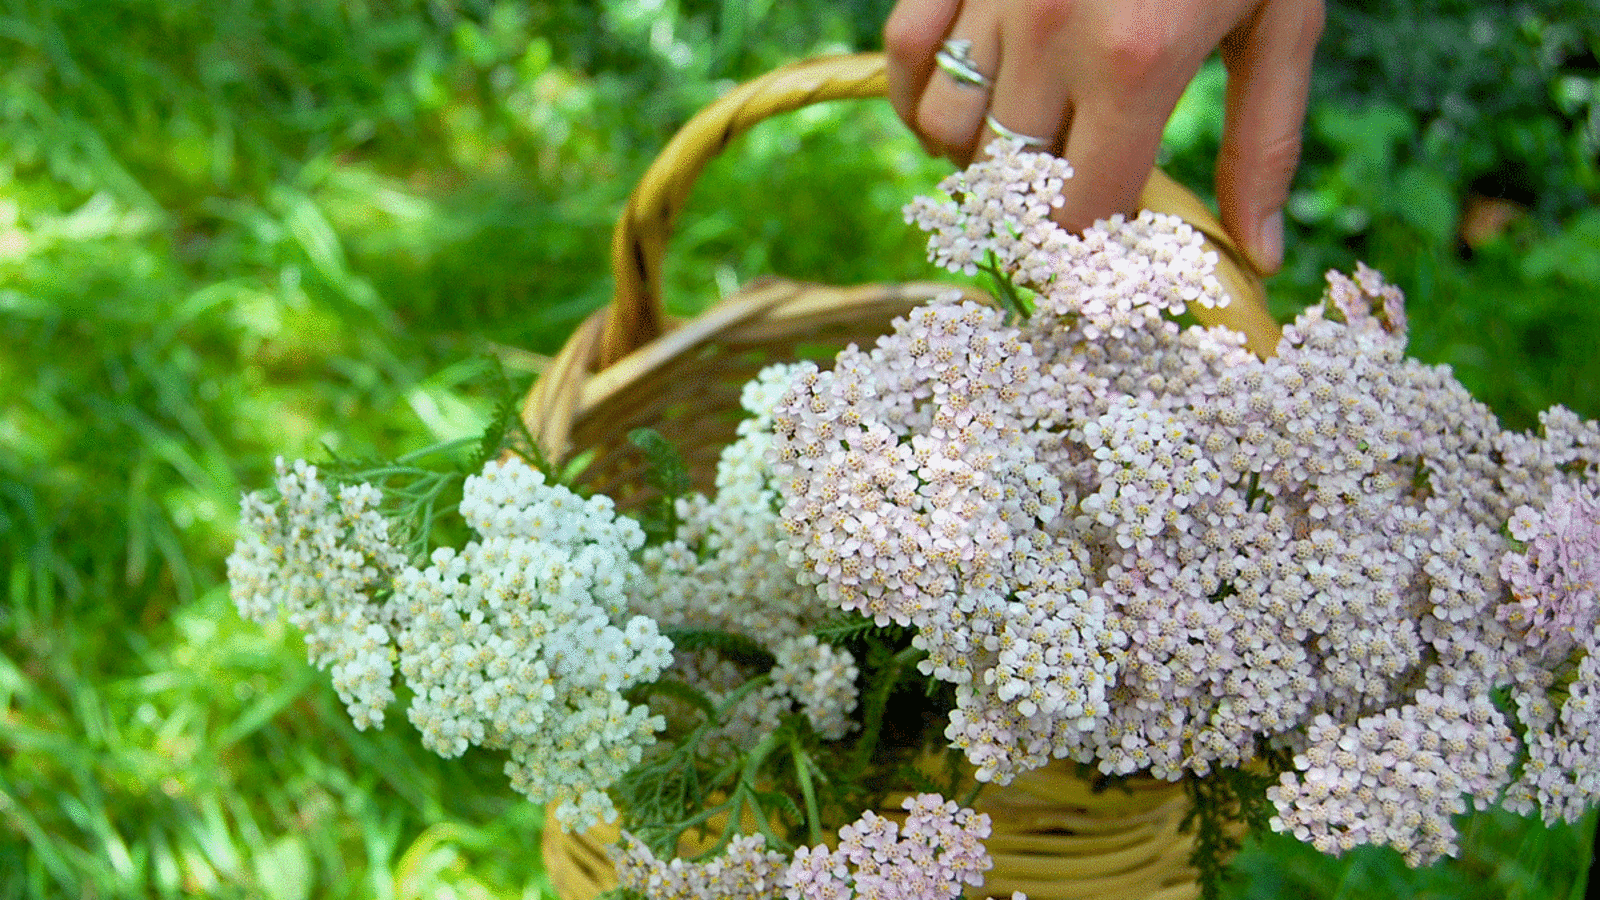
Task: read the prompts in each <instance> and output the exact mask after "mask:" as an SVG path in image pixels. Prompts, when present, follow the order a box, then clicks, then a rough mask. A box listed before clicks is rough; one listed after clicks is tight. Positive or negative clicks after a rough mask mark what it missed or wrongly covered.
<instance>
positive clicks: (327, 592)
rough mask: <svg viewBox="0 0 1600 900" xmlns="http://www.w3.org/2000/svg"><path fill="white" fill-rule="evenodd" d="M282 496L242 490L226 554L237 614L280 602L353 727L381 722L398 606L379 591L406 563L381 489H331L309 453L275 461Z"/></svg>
mask: <svg viewBox="0 0 1600 900" xmlns="http://www.w3.org/2000/svg"><path fill="white" fill-rule="evenodd" d="M276 465H277V477H276V478H275V479H274V482H273V483H274V487H275V489H276V492H277V495H278V499H277V502H275V503H274V502H269V501H268V499H267V496H266V495H265V494H263V493H261V492H256V493H251V494H248V495H246V496H245V498H244V500H243V502H242V504H241V510H240V517H239V519H240V521H239V532H240V536H239V540H238V542H237V543H236V544H235V546H234V550H233V553H232V554H231V555H229V557H228V583H229V585H230V587H231V592H232V596H233V601H234V603H235V604H236V605H237V606H238V608H239V613H240V615H242V616H243V617H244V618H246V619H249V620H250V621H252V622H260V623H266V622H269V621H273V620H275V619H277V617H278V616H279V614H280V610H281V611H282V613H283V614H284V615H286V616H287V617H288V620H289V622H290V624H292V625H294V626H295V627H296V628H298V629H300V631H301V632H303V633H304V634H305V641H306V654H307V655H308V656H309V657H310V659H311V662H312V663H313V664H314V665H316V666H317V667H319V668H323V669H328V670H329V671H330V673H331V674H332V676H333V686H334V689H335V690H337V691H338V693H339V699H340V700H342V701H343V702H344V704H345V706H346V707H347V708H348V709H349V711H350V717H351V718H352V719H353V720H355V723H356V727H357V728H363V729H365V728H368V727H371V726H381V725H383V713H384V709H385V708H386V707H388V705H389V704H390V703H392V702H394V699H395V696H394V687H393V682H394V657H393V654H392V653H391V652H390V645H391V643H392V640H393V633H394V629H395V627H396V624H397V620H398V618H399V612H398V607H397V606H396V604H395V603H394V602H393V601H392V600H391V599H389V598H386V597H384V596H383V593H384V591H383V589H384V587H385V586H386V585H387V584H388V582H389V581H390V580H391V579H392V578H393V577H394V575H395V573H397V572H399V571H400V570H401V569H402V568H403V567H404V566H405V564H406V558H405V554H404V553H402V552H401V551H400V550H399V548H397V547H396V546H395V545H394V544H393V543H392V542H391V540H390V536H389V520H388V519H387V518H386V517H384V516H383V514H382V513H380V512H379V509H378V508H379V505H380V503H381V502H382V494H381V492H379V491H378V490H377V489H376V488H374V487H373V486H371V485H367V484H360V485H345V486H342V487H340V488H339V489H338V493H337V494H334V493H333V492H331V491H329V490H328V486H327V485H326V484H324V483H323V481H322V480H321V479H320V478H319V477H318V473H317V468H316V466H313V465H310V464H308V463H306V462H305V461H304V460H300V461H297V462H295V463H294V464H293V465H292V466H291V465H289V464H288V463H286V462H284V460H283V458H282V457H279V458H278V460H277V464H276Z"/></svg>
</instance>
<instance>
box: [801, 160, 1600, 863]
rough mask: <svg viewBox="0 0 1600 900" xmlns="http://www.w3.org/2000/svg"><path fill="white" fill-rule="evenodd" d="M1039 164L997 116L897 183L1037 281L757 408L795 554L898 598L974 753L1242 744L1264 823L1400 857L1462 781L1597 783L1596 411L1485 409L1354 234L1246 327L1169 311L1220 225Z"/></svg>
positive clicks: (820, 570)
mask: <svg viewBox="0 0 1600 900" xmlns="http://www.w3.org/2000/svg"><path fill="white" fill-rule="evenodd" d="M1052 167H1054V168H1052ZM1064 174H1066V172H1065V169H1064V164H1063V163H1060V162H1058V161H1052V158H1050V157H1042V156H1041V155H1040V154H1032V153H1027V152H1022V151H1021V150H1020V148H1018V147H1010V148H1006V149H1005V150H1004V151H1003V152H1001V153H1000V154H998V155H997V156H996V157H995V158H993V159H991V160H989V161H987V162H985V163H983V164H981V165H978V166H973V167H972V168H970V169H968V170H967V172H966V173H965V174H964V175H962V176H956V177H955V178H954V179H953V180H952V181H951V182H950V183H949V184H948V185H947V187H948V188H949V189H950V190H951V191H952V192H953V194H954V195H955V196H956V199H952V200H949V201H931V200H924V201H919V202H918V203H916V204H913V206H912V207H910V208H909V210H908V216H909V217H910V218H911V219H912V220H913V221H915V222H917V223H918V224H919V225H921V226H923V227H924V228H925V229H926V230H928V231H929V233H930V237H929V246H930V256H931V257H932V258H933V259H934V260H935V261H937V262H940V263H941V264H943V265H946V266H947V267H950V268H952V269H957V270H967V271H970V270H973V269H975V268H980V267H982V268H992V269H996V270H998V271H1000V272H1003V273H1006V274H1008V275H1009V276H1010V277H1011V278H1013V279H1014V280H1015V282H1016V283H1017V284H1019V285H1021V286H1022V287H1025V288H1027V289H1029V290H1031V291H1033V292H1035V297H1034V301H1033V305H1034V309H1033V312H1032V315H1031V316H1030V317H1029V318H1027V320H1026V321H1024V322H1020V323H1015V324H1013V323H1011V322H1008V321H1007V320H1006V318H1005V317H1003V316H1002V315H1001V314H999V313H998V312H995V311H992V310H989V309H987V308H984V307H980V306H977V305H974V304H970V303H968V304H961V303H956V302H950V303H946V304H942V305H934V306H930V307H927V308H924V309H920V310H918V311H916V312H914V313H913V314H911V315H909V316H907V317H906V318H904V319H902V320H900V321H899V322H897V323H896V325H895V328H894V330H893V332H892V333H891V334H889V335H887V336H886V337H884V338H883V339H882V340H880V341H879V342H878V343H877V345H876V346H875V347H873V348H872V349H870V350H861V349H858V348H854V347H852V348H850V349H848V350H846V351H845V352H844V353H842V354H840V356H839V357H838V359H837V361H836V363H835V365H834V367H833V368H832V369H831V370H828V371H822V370H820V369H816V368H811V369H806V370H803V371H802V372H800V373H799V375H798V376H797V378H796V380H795V381H794V383H793V385H792V386H791V389H790V392H789V393H788V395H787V396H786V397H785V398H784V399H783V401H782V402H781V403H780V404H779V406H778V408H777V410H776V412H775V414H774V420H775V425H774V428H775V431H776V434H777V440H776V442H775V445H774V454H773V459H774V462H773V469H774V473H775V474H776V476H777V478H778V484H779V485H780V487H781V488H782V495H783V496H782V503H783V506H782V516H783V524H784V527H785V541H786V547H787V550H788V552H789V555H790V559H791V562H792V564H793V565H794V566H795V567H797V568H799V569H801V570H802V571H804V572H805V573H807V574H806V577H807V579H808V580H810V581H814V582H815V583H816V584H817V585H818V586H819V589H820V590H821V591H822V593H823V595H824V596H825V597H826V598H827V599H828V601H829V602H830V603H832V604H834V605H837V606H839V607H840V608H843V609H847V610H856V611H859V612H861V613H862V614H864V615H867V616H869V617H873V618H876V619H877V620H878V621H880V622H888V621H893V622H896V623H899V624H902V625H908V626H911V627H914V628H915V629H916V630H917V637H916V641H917V645H918V646H919V647H922V648H923V649H924V650H926V652H927V659H926V660H925V662H924V663H923V666H924V671H925V672H928V673H930V674H932V675H933V676H935V677H937V678H939V679H941V680H944V681H947V682H950V683H952V684H954V685H955V686H956V696H957V709H956V710H955V711H954V712H953V713H952V715H951V717H950V721H949V726H948V728H947V730H946V736H947V737H948V739H949V740H950V741H951V742H952V743H953V744H954V745H955V746H958V747H960V748H961V749H962V750H964V751H965V753H966V754H967V756H968V758H969V760H970V761H971V762H972V764H973V765H974V766H975V767H976V768H977V771H978V774H979V777H980V778H992V779H994V780H996V781H1001V782H1004V781H1007V780H1009V779H1010V778H1011V777H1012V776H1014V775H1015V774H1016V773H1017V772H1020V771H1023V770H1025V769H1029V768H1033V767H1035V766H1038V765H1041V764H1043V763H1044V762H1046V761H1047V760H1049V759H1050V758H1052V757H1056V758H1068V759H1074V760H1078V761H1080V762H1085V763H1093V764H1095V765H1097V766H1098V767H1099V768H1100V769H1101V770H1102V771H1104V772H1106V773H1110V774H1124V773H1132V772H1137V771H1148V772H1150V773H1152V774H1154V775H1156V776H1157V777H1162V778H1169V779H1176V778H1178V777H1180V776H1181V775H1183V774H1184V773H1185V772H1189V773H1194V774H1197V775H1205V774H1207V773H1209V772H1211V771H1213V770H1214V769H1215V768H1216V767H1228V768H1235V767H1240V766H1243V765H1245V764H1247V763H1249V762H1250V761H1251V760H1252V759H1254V758H1255V757H1256V756H1257V755H1258V754H1259V753H1261V752H1262V751H1263V748H1266V749H1273V750H1277V751H1281V752H1284V753H1288V754H1290V755H1291V756H1292V759H1293V766H1292V768H1291V770H1290V771H1286V772H1284V773H1283V776H1282V781H1281V783H1280V785H1279V786H1278V787H1276V788H1274V790H1273V793H1272V798H1271V799H1272V800H1273V801H1274V802H1275V803H1276V805H1277V808H1278V809H1277V811H1278V818H1277V820H1276V821H1275V827H1279V828H1281V829H1283V830H1288V831H1292V832H1294V833H1296V834H1298V835H1301V836H1302V837H1304V838H1305V839H1308V840H1312V841H1313V842H1315V843H1317V844H1318V845H1319V846H1322V847H1325V848H1328V849H1331V850H1342V849H1346V848H1348V847H1350V846H1353V845H1355V844H1357V843H1364V842H1379V843H1386V844H1389V845H1391V846H1394V847H1396V848H1398V849H1400V850H1401V851H1402V852H1403V853H1405V854H1407V856H1408V858H1410V859H1411V860H1412V861H1414V862H1426V861H1428V860H1431V859H1433V858H1435V857H1436V856H1438V855H1439V854H1442V853H1450V852H1453V851H1454V849H1455V833H1454V829H1453V826H1452V825H1451V823H1450V820H1449V816H1450V815H1451V814H1453V813H1455V812H1458V811H1460V810H1461V809H1463V808H1464V802H1463V798H1471V799H1472V800H1473V802H1475V803H1487V802H1493V801H1494V800H1495V799H1496V798H1498V797H1500V796H1502V795H1507V796H1511V797H1517V796H1521V797H1524V798H1526V799H1527V801H1528V802H1529V803H1530V804H1534V803H1536V804H1537V805H1539V806H1541V807H1543V808H1544V809H1545V810H1546V811H1547V813H1548V812H1549V811H1550V810H1552V809H1557V810H1560V811H1561V812H1560V815H1561V816H1562V817H1571V816H1572V815H1575V814H1576V811H1578V810H1581V808H1582V805H1583V803H1585V802H1592V798H1593V796H1594V791H1593V788H1594V787H1595V785H1596V784H1597V782H1596V781H1595V780H1594V777H1593V770H1594V766H1595V763H1594V762H1593V760H1594V759H1596V757H1595V756H1594V755H1593V754H1591V755H1590V756H1589V757H1587V758H1583V757H1582V756H1581V754H1582V753H1583V752H1584V751H1586V750H1589V749H1591V748H1593V747H1594V743H1593V741H1594V731H1593V714H1594V713H1593V701H1592V697H1593V694H1594V683H1593V681H1592V678H1593V671H1594V667H1593V666H1592V665H1591V664H1589V663H1588V659H1589V656H1588V654H1589V653H1590V652H1591V650H1592V647H1591V646H1590V644H1592V635H1593V634H1594V632H1595V628H1596V624H1597V622H1596V604H1595V599H1594V598H1595V594H1594V571H1595V565H1596V564H1595V562H1594V560H1595V559H1596V556H1595V553H1594V543H1593V542H1594V540H1595V535H1596V533H1597V531H1596V529H1597V528H1600V516H1597V507H1596V504H1595V503H1594V497H1595V494H1594V488H1593V486H1592V481H1591V479H1592V478H1593V473H1594V472H1595V471H1596V466H1597V464H1600V426H1597V425H1596V423H1592V422H1589V423H1584V422H1579V421H1577V419H1576V417H1575V416H1572V415H1571V414H1570V413H1569V412H1567V411H1565V410H1554V411H1552V412H1551V413H1550V414H1548V415H1547V417H1546V420H1545V428H1544V433H1543V434H1542V435H1539V436H1534V435H1524V434H1514V433H1510V432H1506V431H1504V430H1503V429H1502V428H1501V427H1500V426H1499V424H1498V422H1497V421H1496V420H1495V419H1494V417H1493V415H1492V414H1491V413H1490V412H1489V411H1488V410H1487V408H1485V407H1484V406H1483V405H1482V404H1480V403H1477V402H1476V401H1474V400H1473V399H1472V398H1471V397H1470V395H1468V394H1467V392H1466V391H1465V389H1463V388H1462V387H1461V385H1460V384H1459V383H1458V382H1456V381H1455V380H1454V379H1453V378H1452V377H1451V376H1450V374H1449V372H1448V370H1446V369H1443V368H1434V367H1428V366H1424V365H1422V364H1420V363H1418V362H1416V361H1414V360H1410V359H1408V358H1406V356H1405V352H1404V351H1405V340H1406V332H1405V328H1406V319H1405V312H1404V304H1403V298H1402V297H1401V295H1400V293H1399V291H1398V290H1397V289H1395V288H1394V287H1393V286H1391V285H1388V284H1385V283H1384V282H1383V280H1382V279H1381V277H1380V276H1379V275H1378V274H1377V273H1376V272H1374V271H1373V270H1371V269H1368V268H1366V267H1360V268H1358V270H1357V272H1356V273H1355V275H1354V276H1353V277H1346V276H1342V275H1339V274H1337V273H1332V274H1330V276H1329V284H1328V291H1327V294H1326V297H1325V301H1324V303H1323V304H1322V305H1320V306H1317V307H1314V308H1312V309H1310V310H1307V311H1306V312H1305V313H1304V314H1303V315H1301V316H1300V317H1299V318H1298V319H1297V320H1296V321H1295V323H1294V324H1293V325H1292V326H1290V327H1288V328H1287V329H1285V331H1284V335H1283V339H1282V341H1281V343H1280V344H1279V346H1278V348H1277V352H1276V354H1275V355H1274V356H1273V357H1271V358H1270V359H1267V360H1261V359H1258V358H1256V357H1255V356H1254V355H1252V354H1250V353H1249V352H1247V351H1246V350H1245V349H1244V348H1243V343H1242V338H1240V337H1239V336H1237V335H1235V334H1232V333H1230V332H1227V331H1225V330H1221V329H1211V330H1207V329H1201V328H1198V327H1197V328H1190V329H1187V330H1181V329H1180V328H1179V327H1178V326H1177V325H1176V324H1174V323H1172V322H1171V321H1170V320H1168V319H1167V318H1165V314H1167V313H1170V312H1173V311H1176V310H1181V309H1184V308H1186V307H1187V306H1188V305H1189V304H1191V303H1195V302H1199V303H1202V304H1210V305H1220V304H1222V303H1224V302H1226V298H1225V296H1223V295H1222V292H1221V290H1220V287H1219V285H1218V282H1217V279H1216V277H1215V273H1214V265H1215V262H1216V258H1215V257H1214V256H1213V255H1211V254H1209V253H1208V252H1206V251H1205V250H1204V248H1203V245H1202V243H1201V241H1200V238H1199V236H1198V235H1196V234H1195V233H1194V232H1193V230H1192V229H1190V228H1189V227H1188V226H1186V225H1183V224H1182V223H1180V222H1178V221H1176V220H1175V219H1172V218H1171V217H1164V216H1158V215H1154V214H1150V213H1144V214H1141V215H1140V216H1139V217H1138V218H1136V219H1132V220H1128V219H1122V218H1115V219H1112V220H1109V221H1107V222H1104V223H1101V224H1099V225H1097V226H1095V227H1093V228H1090V229H1089V230H1088V231H1087V232H1085V233H1084V234H1083V235H1082V236H1081V237H1080V236H1075V235H1071V234H1068V233H1066V232H1064V231H1062V230H1061V229H1059V228H1057V227H1056V226H1055V225H1054V224H1053V223H1052V222H1051V221H1050V220H1049V218H1048V213H1049V204H1048V203H1046V202H1042V201H1040V200H1038V199H1037V196H1039V195H1038V194H1036V191H1037V190H1038V189H1039V186H1040V185H1045V186H1047V187H1048V186H1049V185H1051V184H1054V183H1055V182H1054V181H1052V179H1055V178H1059V177H1063V176H1064ZM1044 196H1053V194H1046V195H1044ZM1508 520H1510V521H1511V522H1512V524H1511V526H1510V527H1511V530H1512V538H1513V539H1514V540H1515V541H1517V542H1518V544H1517V545H1512V544H1508V542H1507V540H1506V539H1505V537H1504V536H1503V534H1502V529H1503V528H1504V527H1505V526H1506V523H1507V522H1508ZM1580 638H1581V640H1580ZM1585 641H1587V642H1588V643H1584V642H1585ZM1572 663H1581V665H1578V666H1577V672H1578V675H1577V681H1575V682H1574V683H1573V684H1572V685H1571V686H1570V688H1566V692H1567V696H1566V698H1565V699H1564V700H1562V701H1561V703H1562V705H1561V707H1560V710H1559V711H1557V710H1556V709H1555V708H1554V707H1553V706H1552V701H1551V699H1550V698H1553V697H1557V696H1558V694H1557V693H1554V692H1552V690H1551V688H1552V679H1553V678H1554V675H1553V674H1552V673H1554V672H1558V671H1568V670H1570V669H1571V668H1572V665H1570V664H1572ZM1564 665H1565V668H1563V666H1564ZM1586 679H1588V680H1586ZM1500 689H1505V690H1509V691H1511V694H1512V696H1513V697H1514V698H1515V702H1516V703H1517V705H1518V714H1517V719H1516V720H1515V721H1513V720H1512V719H1510V718H1509V717H1508V716H1507V715H1506V714H1505V712H1504V711H1503V710H1502V709H1500V708H1498V707H1496V706H1495V705H1494V704H1493V703H1491V702H1490V700H1489V698H1490V697H1491V696H1492V694H1493V692H1494V691H1496V690H1500ZM1424 734H1426V735H1430V737H1427V738H1425V739H1424V738H1422V737H1421V736H1422V735H1424ZM1519 742H1520V751H1521V752H1522V753H1524V754H1526V755H1527V756H1528V757H1529V765H1528V767H1527V769H1526V770H1525V774H1524V775H1523V777H1522V778H1521V779H1520V780H1519V781H1517V782H1516V783H1512V778H1513V775H1514V773H1515V772H1516V771H1517V767H1516V766H1514V765H1512V764H1511V763H1512V761H1513V760H1514V759H1515V758H1516V756H1517V753H1518V752H1519ZM1507 792H1509V794H1508V793H1507ZM1574 798H1578V799H1574Z"/></svg>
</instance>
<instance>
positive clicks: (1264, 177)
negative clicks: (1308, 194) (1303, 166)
mask: <svg viewBox="0 0 1600 900" xmlns="http://www.w3.org/2000/svg"><path fill="white" fill-rule="evenodd" d="M1300 147H1301V137H1300V132H1299V131H1290V132H1286V133H1282V134H1279V135H1277V136H1275V137H1272V138H1269V139H1267V140H1263V141H1257V142H1252V143H1251V144H1249V145H1247V146H1246V145H1241V144H1240V143H1238V142H1232V143H1231V144H1230V146H1228V147H1226V148H1224V152H1223V153H1222V155H1221V158H1220V159H1219V160H1218V171H1217V174H1218V175H1219V176H1220V178H1221V179H1225V180H1228V181H1231V182H1232V183H1233V184H1234V185H1235V186H1237V188H1238V189H1240V190H1241V191H1243V192H1245V193H1249V194H1254V195H1258V196H1260V197H1261V199H1262V200H1263V201H1264V202H1266V203H1268V204H1270V205H1282V203H1283V202H1284V200H1286V199H1287V198H1288V194H1289V185H1290V183H1291V182H1292V181H1293V180H1294V174H1295V172H1296V171H1297V170H1298V169H1299V167H1300Z"/></svg>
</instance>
